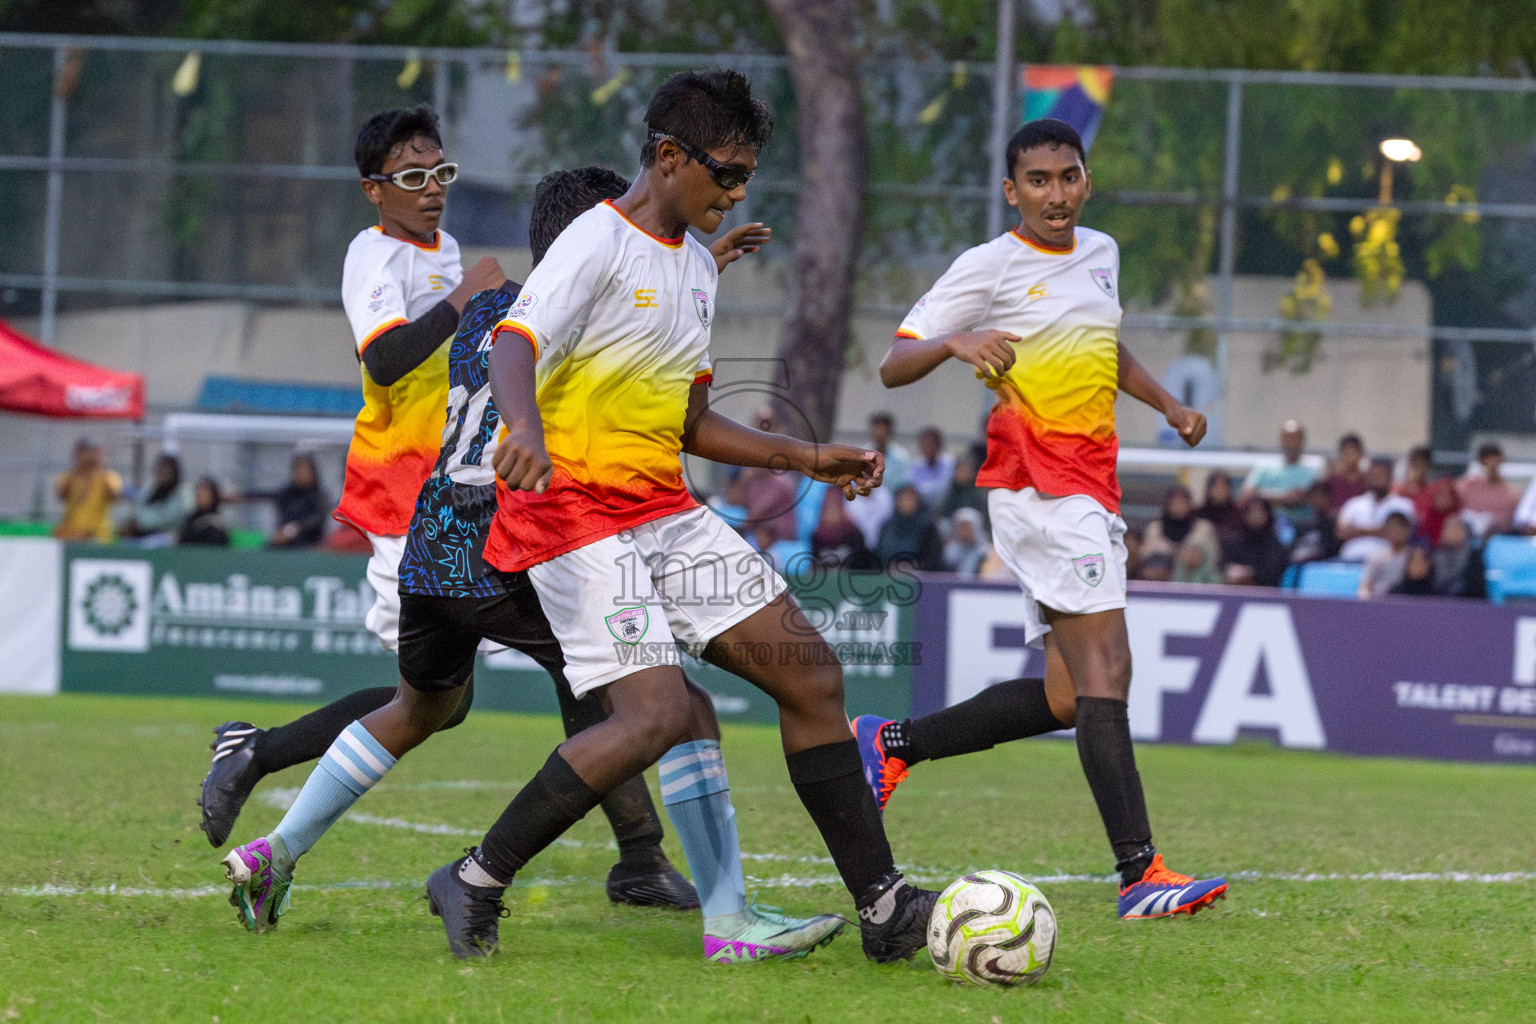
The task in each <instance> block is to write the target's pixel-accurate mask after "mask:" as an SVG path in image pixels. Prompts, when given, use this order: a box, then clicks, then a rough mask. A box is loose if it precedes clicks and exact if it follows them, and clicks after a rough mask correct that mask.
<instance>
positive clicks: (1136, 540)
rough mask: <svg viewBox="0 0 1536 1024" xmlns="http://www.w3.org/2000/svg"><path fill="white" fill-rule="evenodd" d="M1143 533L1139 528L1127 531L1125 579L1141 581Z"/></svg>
mask: <svg viewBox="0 0 1536 1024" xmlns="http://www.w3.org/2000/svg"><path fill="white" fill-rule="evenodd" d="M1142 536H1143V531H1142V529H1141V527H1139V526H1128V527H1126V530H1125V538H1124V540H1125V578H1126V579H1128V580H1139V579H1141V540H1142Z"/></svg>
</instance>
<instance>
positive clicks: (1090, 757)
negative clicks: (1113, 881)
mask: <svg viewBox="0 0 1536 1024" xmlns="http://www.w3.org/2000/svg"><path fill="white" fill-rule="evenodd" d="M1077 756H1078V758H1079V759H1080V760H1081V761H1082V762H1083V774H1084V775H1086V776H1087V777H1088V788H1089V789H1091V790H1093V799H1094V801H1095V802H1096V803H1097V804H1098V805H1099V816H1100V817H1101V818H1103V819H1104V831H1105V832H1106V833H1107V834H1108V835H1109V845H1110V846H1112V847H1114V851H1115V860H1116V862H1117V863H1116V865H1115V867H1116V868H1117V869H1118V870H1119V871H1120V877H1121V879H1122V880H1123V882H1124V884H1125V885H1130V884H1131V883H1132V882H1136V881H1139V880H1140V879H1141V876H1142V874H1143V873H1144V872H1145V871H1146V867H1147V865H1148V864H1150V863H1151V862H1152V856H1153V854H1154V853H1155V852H1156V851H1155V850H1153V849H1152V826H1151V824H1150V823H1149V822H1148V821H1147V801H1146V798H1145V797H1144V796H1143V795H1142V792H1141V776H1140V775H1139V774H1138V773H1137V771H1136V752H1135V750H1134V749H1133V748H1132V746H1131V722H1130V718H1129V716H1128V714H1127V712H1126V705H1125V701H1123V700H1111V699H1110V698H1107V697H1079V698H1077Z"/></svg>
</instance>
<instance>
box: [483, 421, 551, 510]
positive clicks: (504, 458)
mask: <svg viewBox="0 0 1536 1024" xmlns="http://www.w3.org/2000/svg"><path fill="white" fill-rule="evenodd" d="M491 465H492V466H494V467H495V469H496V475H497V476H499V477H500V478H501V479H503V480H505V481H506V482H507V486H508V487H510V488H512V489H513V490H517V491H533V492H534V493H535V494H543V493H544V489H545V488H546V487H548V486H549V478H550V477H551V476H553V475H554V466H553V465H552V464H551V463H550V461H549V453H548V452H546V451H545V450H544V438H543V437H538V436H534V432H533V431H529V430H509V431H507V436H506V437H504V438H502V439H501V443H500V444H498V445H497V446H496V454H494V455H492V456H491Z"/></svg>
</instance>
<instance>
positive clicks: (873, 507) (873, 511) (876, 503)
mask: <svg viewBox="0 0 1536 1024" xmlns="http://www.w3.org/2000/svg"><path fill="white" fill-rule="evenodd" d="M895 507H896V502H895V501H894V500H893V499H892V498H891V489H890V488H889V487H887V486H885V485H884V484H882V485H881V486H879V487H876V488H875V489H874V490H872V491H870V492H869V493H868V494H861V495H858V496H856V497H855V498H854V499H853V500H852V501H850V502H848V504H847V505H846V506H845V507H844V509H843V511H844V513H845V514H846V515H847V516H848V518H849V519H851V520H853V525H855V526H857V527H858V528H859V532H860V533H862V534H863V535H864V546H865V547H867V548H869V550H871V551H873V550H875V548H876V546H878V545H879V543H880V530H881V528H882V527H884V526H885V524H886V521H887V520H889V519H890V518H891V512H892V511H894V509H895Z"/></svg>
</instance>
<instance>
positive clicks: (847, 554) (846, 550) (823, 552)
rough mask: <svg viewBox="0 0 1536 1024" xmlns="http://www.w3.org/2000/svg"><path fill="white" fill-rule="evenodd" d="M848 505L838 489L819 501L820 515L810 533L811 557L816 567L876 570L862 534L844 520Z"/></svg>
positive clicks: (847, 520)
mask: <svg viewBox="0 0 1536 1024" xmlns="http://www.w3.org/2000/svg"><path fill="white" fill-rule="evenodd" d="M850 504H851V503H850V502H849V501H848V500H847V499H846V498H844V497H843V492H842V491H841V490H839V489H838V488H836V487H829V488H827V491H826V493H825V494H824V495H822V499H821V516H820V518H819V519H818V520H817V522H816V529H815V530H814V531H813V532H812V533H811V556H812V557H813V558H815V560H816V564H818V565H824V566H827V567H828V568H836V567H837V566H840V565H846V566H848V567H849V568H851V569H861V568H878V566H875V565H874V563H873V560H872V558H871V557H870V555H869V545H867V544H865V543H864V534H863V532H862V531H860V530H859V527H858V524H857V523H855V522H854V521H853V520H852V519H850V518H849V517H848V508H849V506H850ZM865 563H867V564H865Z"/></svg>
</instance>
